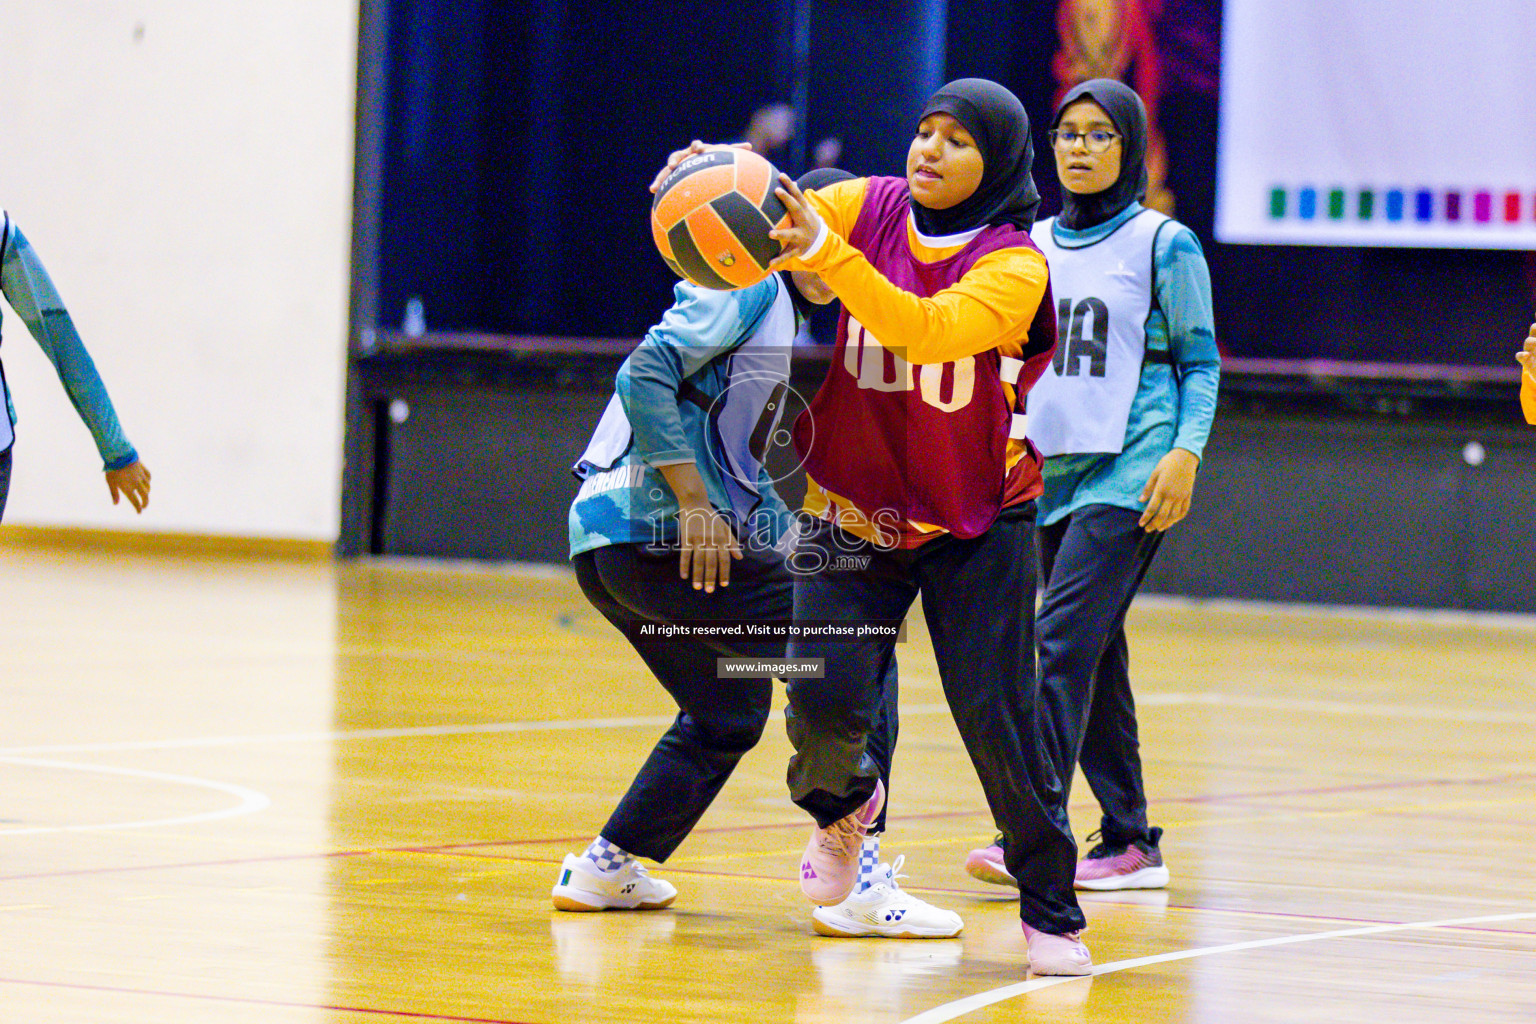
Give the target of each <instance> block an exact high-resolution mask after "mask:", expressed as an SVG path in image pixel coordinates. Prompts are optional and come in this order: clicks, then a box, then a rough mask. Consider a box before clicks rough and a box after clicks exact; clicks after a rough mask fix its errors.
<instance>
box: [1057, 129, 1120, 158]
mask: <svg viewBox="0 0 1536 1024" xmlns="http://www.w3.org/2000/svg"><path fill="white" fill-rule="evenodd" d="M1045 137H1046V138H1048V139H1050V140H1051V145H1053V146H1055V147H1056V148H1057V149H1072V148H1073V147H1075V146H1076V145H1077V143H1078V141H1079V140H1081V141H1082V143H1083V148H1084V149H1086V150H1088V152H1090V153H1106V152H1108V151H1109V144H1110V143H1111V142H1114V141H1115V140H1116V139H1118V138H1119V137H1120V136H1118V135H1116V134H1115V133H1114V132H1106V131H1105V130H1104V129H1102V128H1095V129H1094V130H1093V131H1091V132H1074V131H1068V130H1066V129H1063V128H1052V129H1051V130H1050V131H1048V132H1046V133H1045Z"/></svg>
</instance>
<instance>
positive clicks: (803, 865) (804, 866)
mask: <svg viewBox="0 0 1536 1024" xmlns="http://www.w3.org/2000/svg"><path fill="white" fill-rule="evenodd" d="M800 877H801V878H815V877H816V869H815V868H813V867H811V862H810V861H808V860H803V861H801V862H800Z"/></svg>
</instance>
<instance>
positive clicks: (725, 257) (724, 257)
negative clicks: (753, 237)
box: [716, 249, 736, 267]
mask: <svg viewBox="0 0 1536 1024" xmlns="http://www.w3.org/2000/svg"><path fill="white" fill-rule="evenodd" d="M716 259H718V260H719V261H720V265H721V266H725V267H734V266H735V265H736V254H735V253H733V252H731V250H729V249H727V250H725V252H723V253H721V254H720V255H719V256H718V257H716Z"/></svg>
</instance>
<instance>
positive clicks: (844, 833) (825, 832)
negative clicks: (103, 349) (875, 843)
mask: <svg viewBox="0 0 1536 1024" xmlns="http://www.w3.org/2000/svg"><path fill="white" fill-rule="evenodd" d="M863 843H864V830H863V829H862V828H860V827H859V824H858V822H856V821H854V820H853V817H852V816H849V817H847V818H840V819H838V820H837V821H835V822H833V823H832V825H831V826H830V827H829V828H825V829H822V830H821V838H820V840H819V841H818V845H820V847H821V852H822V853H825V854H829V855H831V856H833V857H843V856H847V855H848V854H849V853H851V852H852V851H854V850H855V849H857V848H859V847H860V846H862V845H863Z"/></svg>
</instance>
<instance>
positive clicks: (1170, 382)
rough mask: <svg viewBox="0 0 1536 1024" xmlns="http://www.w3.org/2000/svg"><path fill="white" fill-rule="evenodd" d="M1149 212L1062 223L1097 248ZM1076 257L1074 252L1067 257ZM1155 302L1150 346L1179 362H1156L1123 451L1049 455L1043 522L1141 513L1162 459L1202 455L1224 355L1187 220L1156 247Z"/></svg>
mask: <svg viewBox="0 0 1536 1024" xmlns="http://www.w3.org/2000/svg"><path fill="white" fill-rule="evenodd" d="M1141 210H1142V207H1141V204H1139V203H1132V204H1131V205H1130V206H1128V207H1126V208H1125V209H1124V210H1122V211H1120V212H1119V213H1117V214H1116V215H1115V216H1113V217H1111V218H1110V219H1109V220H1107V221H1105V222H1104V223H1103V224H1099V225H1096V226H1094V227H1091V228H1087V229H1085V230H1083V231H1073V230H1070V229H1068V228H1064V227H1062V226H1061V225H1060V224H1057V225H1056V228H1055V231H1056V239H1057V240H1058V241H1059V242H1061V244H1062V245H1064V246H1083V245H1091V244H1093V243H1094V242H1097V241H1099V240H1100V239H1102V238H1104V237H1106V236H1108V235H1109V234H1110V233H1111V232H1113V231H1114V230H1115V229H1116V228H1118V227H1119V226H1120V225H1121V224H1124V223H1125V222H1126V221H1128V220H1130V219H1131V218H1132V217H1134V216H1136V214H1138V213H1140V212H1141ZM1066 258H1068V259H1070V258H1071V257H1070V256H1068V257H1066ZM1152 291H1153V297H1154V302H1153V303H1152V311H1151V312H1150V313H1148V314H1147V324H1146V333H1147V350H1148V351H1159V350H1161V351H1166V352H1168V353H1169V354H1170V357H1171V359H1172V364H1171V365H1169V364H1167V363H1154V362H1148V363H1147V364H1146V365H1145V366H1143V367H1142V370H1141V383H1140V386H1139V387H1138V388H1137V389H1136V397H1135V399H1134V400H1132V402H1131V417H1130V421H1129V422H1128V423H1127V424H1126V427H1125V447H1124V448H1123V449H1122V450H1121V451H1120V453H1119V454H1118V455H1057V456H1053V457H1052V458H1048V459H1046V460H1045V466H1044V467H1043V469H1042V474H1041V475H1042V476H1043V477H1044V478H1045V493H1044V494H1043V495H1041V497H1040V500H1039V502H1038V505H1039V510H1040V522H1041V524H1042V525H1046V524H1050V523H1054V522H1056V521H1058V520H1060V519H1061V518H1062V517H1064V516H1067V515H1070V514H1071V513H1072V512H1074V511H1075V510H1077V509H1080V508H1083V507H1084V506H1087V505H1114V506H1117V507H1119V508H1129V509H1135V510H1137V511H1141V510H1142V509H1145V508H1146V502H1144V501H1142V500H1141V492H1142V488H1144V487H1145V486H1146V485H1147V479H1148V478H1149V477H1150V476H1151V475H1152V471H1153V470H1154V469H1156V468H1157V464H1158V462H1159V461H1160V460H1161V459H1162V458H1163V456H1165V455H1167V454H1168V453H1169V452H1170V451H1172V450H1173V449H1175V448H1183V449H1184V450H1185V451H1187V452H1190V453H1191V454H1193V455H1194V456H1195V457H1196V458H1200V457H1201V456H1202V455H1203V454H1204V452H1205V442H1206V440H1207V439H1208V438H1209V437H1210V434H1211V423H1212V421H1213V420H1214V419H1215V418H1216V392H1217V389H1218V388H1219V387H1220V385H1221V353H1220V351H1219V350H1218V349H1217V347H1216V326H1215V316H1214V314H1213V312H1212V309H1211V272H1210V268H1209V267H1207V266H1206V263H1205V253H1204V251H1203V250H1202V249H1201V248H1200V240H1199V239H1198V238H1196V237H1195V233H1194V232H1193V231H1191V230H1190V229H1189V228H1187V227H1185V226H1184V225H1182V224H1170V225H1168V227H1167V229H1165V230H1164V231H1162V232H1160V233H1159V234H1158V237H1157V245H1156V247H1155V248H1154V249H1153V251H1152Z"/></svg>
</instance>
